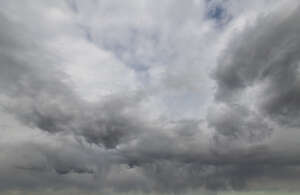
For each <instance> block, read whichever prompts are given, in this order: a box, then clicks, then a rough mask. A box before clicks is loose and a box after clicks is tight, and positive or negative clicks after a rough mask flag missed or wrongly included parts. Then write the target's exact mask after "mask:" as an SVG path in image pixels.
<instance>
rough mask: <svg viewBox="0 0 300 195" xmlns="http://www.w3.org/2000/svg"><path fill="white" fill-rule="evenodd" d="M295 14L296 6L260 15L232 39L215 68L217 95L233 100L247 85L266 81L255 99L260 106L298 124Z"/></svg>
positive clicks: (277, 118)
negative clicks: (254, 22)
mask: <svg viewBox="0 0 300 195" xmlns="http://www.w3.org/2000/svg"><path fill="white" fill-rule="evenodd" d="M282 14H283V13H282ZM298 17H299V6H298V7H296V8H295V10H293V11H292V13H289V14H287V15H285V16H281V15H280V14H278V15H276V13H274V14H270V15H269V16H264V17H260V18H258V19H257V24H256V25H254V27H248V29H247V30H246V32H245V33H243V34H242V35H241V36H238V38H235V39H234V40H233V42H232V43H233V44H231V45H232V46H230V47H229V48H228V49H227V52H225V53H226V54H225V55H224V56H223V57H222V58H220V63H219V64H220V66H218V68H217V70H216V74H215V77H216V79H217V83H218V91H217V99H219V100H222V101H236V99H239V97H240V95H241V94H243V93H245V90H246V89H247V88H250V87H253V86H257V85H258V84H265V86H266V87H265V90H264V91H263V92H261V94H260V97H262V98H261V99H259V100H257V101H256V102H255V104H257V106H258V107H259V110H260V111H261V112H262V113H264V114H267V115H269V117H270V118H271V119H272V120H275V121H277V122H279V123H281V124H284V125H288V126H298V122H297V121H298V120H297V118H298V115H299V114H298V111H297V110H298V107H299V102H298V99H299V98H298V96H299V93H298V91H299V89H298V86H299V85H298V82H299V81H298V80H299V78H298V69H299V55H298V53H299V45H300V44H299V38H298V37H297V34H299V29H300V28H299V25H298V23H297V22H296V20H297V18H298ZM234 43H236V44H234ZM253 101H254V100H253Z"/></svg>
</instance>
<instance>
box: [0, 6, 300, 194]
mask: <svg viewBox="0 0 300 195" xmlns="http://www.w3.org/2000/svg"><path fill="white" fill-rule="evenodd" d="M68 2H69V4H70V6H71V7H72V10H73V11H74V12H78V7H77V4H76V3H75V1H74V2H73V1H68ZM215 9H216V10H215V12H214V13H211V16H210V17H212V18H216V19H218V18H219V17H221V14H222V13H223V10H219V9H220V8H218V7H216V8H215ZM299 11H300V10H299V8H298V7H297V8H295V9H294V11H292V12H291V13H290V14H289V15H286V16H284V17H283V16H282V13H281V10H279V11H278V10H277V11H276V10H275V11H274V13H273V12H272V13H271V14H270V15H267V16H261V17H259V18H258V19H257V21H256V22H255V25H253V26H250V27H247V28H246V29H245V30H244V31H243V32H241V33H240V34H239V35H238V36H236V37H235V38H233V40H231V41H230V42H229V44H228V46H227V48H226V50H225V51H224V52H223V55H222V56H221V57H220V59H219V63H218V66H217V68H216V70H215V73H214V79H215V81H216V85H217V90H216V94H215V99H214V101H213V105H212V106H211V107H210V109H209V112H208V113H207V118H206V120H205V121H202V120H195V119H189V120H177V121H171V122H170V121H164V120H156V121H151V120H149V119H147V118H146V117H145V116H144V113H143V109H142V104H143V103H144V102H145V101H147V100H148V98H149V93H148V91H147V89H140V90H136V91H135V92H133V93H128V94H123V93H120V94H118V93H116V94H113V95H110V96H107V97H106V98H104V99H103V100H101V101H96V102H89V101H86V100H84V99H83V98H82V97H80V96H79V95H78V94H77V93H76V92H75V90H73V88H74V86H73V84H72V83H71V82H69V80H68V76H67V75H65V74H64V73H63V71H61V70H60V66H59V65H58V64H59V59H56V58H55V59H52V58H50V59H49V56H48V55H47V54H48V51H47V50H45V48H44V47H43V42H42V41H43V38H40V40H39V38H36V36H37V35H38V34H34V32H32V29H31V28H30V27H28V26H26V25H25V26H24V24H22V23H18V21H16V20H13V19H12V18H9V17H8V16H7V15H6V14H5V13H1V14H0V25H1V27H2V29H5V30H2V31H1V33H0V64H1V65H0V93H1V99H0V105H1V111H2V112H3V115H10V116H13V117H14V119H13V121H14V123H17V124H19V125H21V126H23V128H24V129H25V130H26V129H31V130H33V131H36V132H39V133H40V134H41V135H43V136H45V137H46V139H49V140H55V141H54V143H55V144H51V143H48V142H46V141H45V140H41V141H40V142H38V141H37V142H35V141H32V142H31V141H26V142H24V143H23V142H22V143H17V144H16V145H14V146H11V145H9V144H8V145H6V144H5V142H3V143H2V142H0V144H1V148H2V147H3V151H4V153H3V154H2V155H3V157H2V158H1V159H4V160H3V161H2V162H3V164H2V163H0V175H1V176H0V180H1V181H2V182H0V190H2V191H3V192H4V191H5V190H12V189H16V190H19V189H25V190H29V189H30V190H32V189H36V190H37V191H38V190H40V189H43V188H53V189H62V190H64V189H65V188H72V187H78V188H80V189H84V190H86V191H87V192H88V191H90V192H91V193H92V192H93V191H97V190H98V191H101V190H103V189H113V190H114V191H116V192H129V191H143V192H148V193H151V192H157V193H174V192H176V193H183V192H187V191H188V190H195V191H196V190H199V189H200V188H204V189H207V190H210V191H211V192H205V193H211V194H214V193H216V191H226V190H228V191H230V190H240V191H247V190H251V189H252V187H251V186H252V185H258V186H259V184H258V183H259V181H264V180H267V181H268V182H271V183H272V182H274V183H276V182H277V181H298V180H299V179H300V172H299V171H300V169H299V162H300V158H299V157H298V156H299V155H298V154H299V149H298V148H296V149H294V151H291V150H288V151H285V150H284V149H282V150H281V151H280V152H279V151H277V150H276V149H274V148H276V147H274V142H272V136H273V135H274V134H275V133H274V132H278V131H279V132H280V131H297V130H298V129H299V125H300V124H299V120H298V119H299V117H300V112H299V108H300V87H299V86H300V83H299V73H300V72H299V70H300V69H299V65H300V59H299V57H300V55H299V54H300V38H299V34H300V23H299V22H298V20H299V18H300V14H299V13H300V12H299ZM20 25H22V32H21V31H20V29H21V27H20ZM32 42H33V43H32ZM259 87H261V88H262V89H263V90H259V91H258V92H255V94H254V96H253V97H254V99H250V100H247V92H248V91H249V90H251V89H253V88H259ZM245 100H246V101H245ZM207 129H210V130H211V132H213V134H212V135H211V136H210V137H209V136H207V135H206V134H205V130H207ZM25 130H24V131H25ZM28 131H29V130H28ZM24 133H25V134H26V132H24ZM270 140H271V141H270ZM44 141H45V142H44ZM0 155H1V154H0ZM186 190H187V191H186ZM49 193H50V192H49ZM111 193H112V194H113V193H114V192H111Z"/></svg>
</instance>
